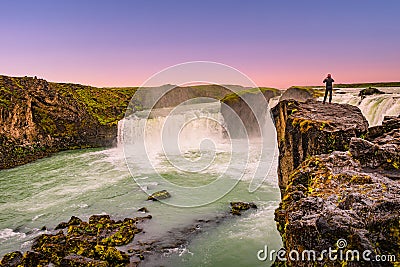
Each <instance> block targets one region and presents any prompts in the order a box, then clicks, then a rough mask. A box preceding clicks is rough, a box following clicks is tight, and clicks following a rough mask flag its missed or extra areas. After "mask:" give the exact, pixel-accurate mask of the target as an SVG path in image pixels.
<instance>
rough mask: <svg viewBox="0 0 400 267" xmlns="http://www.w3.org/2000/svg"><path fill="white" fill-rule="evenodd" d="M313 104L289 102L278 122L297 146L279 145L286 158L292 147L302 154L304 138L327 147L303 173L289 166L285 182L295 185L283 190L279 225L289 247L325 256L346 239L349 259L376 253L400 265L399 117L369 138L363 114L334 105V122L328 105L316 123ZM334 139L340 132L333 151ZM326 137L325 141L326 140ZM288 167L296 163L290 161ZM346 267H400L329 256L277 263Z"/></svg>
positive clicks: (303, 164) (311, 157) (309, 159)
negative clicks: (330, 142)
mask: <svg viewBox="0 0 400 267" xmlns="http://www.w3.org/2000/svg"><path fill="white" fill-rule="evenodd" d="M289 103H291V104H289ZM291 106H294V107H295V110H296V111H295V112H292V111H290V110H293V107H291ZM313 106H314V107H315V103H309V102H307V103H304V104H298V103H296V102H286V103H280V107H279V108H277V110H275V111H276V112H278V111H279V113H278V114H277V115H278V116H281V118H278V117H276V118H277V122H278V123H277V128H278V129H277V130H278V138H282V137H284V138H285V139H288V138H289V140H291V141H290V142H288V141H287V140H281V139H279V140H280V149H281V150H280V153H281V156H282V157H287V156H288V155H290V154H284V153H287V150H288V149H289V151H290V152H291V151H296V149H295V147H296V145H293V144H296V143H292V142H293V141H292V140H296V136H297V135H303V136H301V138H302V140H304V139H305V138H307V140H308V141H309V142H313V143H316V142H317V143H318V142H322V144H320V145H319V146H318V145H315V146H314V147H313V149H312V151H313V152H312V153H308V155H307V156H306V157H303V160H302V161H300V162H299V165H298V166H297V167H296V168H293V169H292V170H291V171H290V169H289V168H287V169H286V171H287V172H284V173H281V174H280V175H281V176H280V178H282V179H283V180H285V179H287V180H286V181H287V186H286V187H285V188H283V187H281V189H283V191H282V192H283V197H282V201H281V203H280V205H279V208H278V209H277V210H276V212H275V220H276V221H277V225H278V230H279V232H280V233H281V236H282V240H283V244H284V249H285V250H286V251H287V252H288V253H289V252H290V251H292V250H296V251H298V252H299V253H302V252H304V251H308V250H313V251H316V252H317V255H316V257H317V258H318V257H319V256H321V254H318V253H321V252H322V251H324V250H329V248H331V249H338V243H337V241H338V240H340V239H342V240H346V243H347V244H346V246H344V247H343V249H342V250H341V251H343V252H344V253H346V252H347V251H348V250H357V251H359V253H360V255H361V254H362V253H363V252H364V251H366V250H368V251H370V252H371V253H370V255H369V258H374V257H375V256H376V255H378V254H380V255H394V256H395V257H396V259H400V235H399V232H400V219H399V218H400V198H399V196H400V183H399V180H398V179H399V178H398V177H399V169H398V166H397V162H398V159H399V154H398V153H399V152H398V151H399V150H400V149H399V148H400V146H399V144H400V142H399V141H400V139H399V118H393V117H391V118H386V119H385V121H384V122H383V125H382V126H376V127H373V128H371V131H369V132H368V133H366V126H367V123H366V122H365V119H364V118H360V116H361V117H362V115H361V113H360V112H359V110H358V109H354V108H353V109H351V108H349V107H348V106H347V105H334V104H331V105H327V106H328V107H330V108H331V109H332V114H335V115H334V116H333V115H331V116H327V110H324V109H323V108H325V106H324V107H323V108H322V111H321V110H318V111H320V112H319V113H320V115H317V116H315V117H310V116H311V115H310V110H311V107H313ZM315 108H316V107H315ZM338 112H339V113H338ZM274 114H275V113H274ZM324 114H325V115H324ZM321 116H322V117H325V118H330V122H329V128H328V130H327V131H326V132H325V131H324V129H325V127H321V126H322V124H321V120H320V118H321ZM285 118H286V119H285ZM296 119H297V120H300V121H301V122H300V123H303V127H302V126H300V124H299V125H298V127H299V129H296V127H293V121H296ZM353 119H354V121H353V122H352V120H353ZM309 120H310V121H309ZM306 121H309V122H307V123H306ZM357 121H358V122H357ZM352 123H353V127H352ZM295 124H297V123H295ZM282 125H283V126H285V127H284V128H283V129H282V128H280V126H282ZM290 125H291V126H290ZM301 129H303V133H302V132H301ZM279 131H281V134H280V135H279ZM318 131H319V132H320V133H318ZM306 133H308V135H307V134H306ZM331 133H335V138H336V139H335V140H336V141H335V143H334V146H327V145H326V144H325V143H324V140H326V138H327V137H328V136H330V135H329V134H331ZM304 134H306V135H304ZM320 136H322V137H325V139H324V138H323V139H318V137H320ZM356 136H359V137H356ZM360 137H363V138H366V139H368V140H365V139H362V138H360ZM301 143H302V142H300V144H301ZM301 149H303V151H304V148H301ZM331 149H333V150H336V151H331ZM337 150H342V151H337ZM348 150H349V151H348ZM285 151H286V152H285ZM288 162H289V163H291V161H284V163H288ZM286 175H287V176H286ZM360 257H361V256H360ZM360 259H362V258H360ZM343 265H345V266H393V263H390V262H383V263H382V262H381V263H379V262H367V261H363V260H361V261H351V260H346V258H344V259H339V258H338V259H336V260H331V259H328V258H327V257H325V258H323V259H322V260H321V261H295V260H292V259H290V258H288V261H287V262H279V261H276V262H275V266H343Z"/></svg>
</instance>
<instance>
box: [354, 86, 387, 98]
mask: <svg viewBox="0 0 400 267" xmlns="http://www.w3.org/2000/svg"><path fill="white" fill-rule="evenodd" d="M384 93H385V92H382V91H381V90H379V89H377V88H374V87H368V88H365V89H362V90H361V91H360V93H358V96H361V97H362V98H364V97H365V96H367V95H375V94H384Z"/></svg>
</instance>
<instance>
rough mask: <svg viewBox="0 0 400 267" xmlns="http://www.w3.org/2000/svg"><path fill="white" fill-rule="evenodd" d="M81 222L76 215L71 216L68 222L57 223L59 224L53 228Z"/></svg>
mask: <svg viewBox="0 0 400 267" xmlns="http://www.w3.org/2000/svg"><path fill="white" fill-rule="evenodd" d="M81 222H82V220H81V219H79V218H78V217H75V216H72V217H71V218H70V219H69V221H68V222H61V223H59V224H58V225H57V226H56V228H55V230H58V229H64V228H67V227H68V226H71V225H79V224H80V223H81Z"/></svg>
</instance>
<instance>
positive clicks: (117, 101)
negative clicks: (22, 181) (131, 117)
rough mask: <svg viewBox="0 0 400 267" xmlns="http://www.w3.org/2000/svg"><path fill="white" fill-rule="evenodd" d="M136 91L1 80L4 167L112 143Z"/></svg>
mask: <svg viewBox="0 0 400 267" xmlns="http://www.w3.org/2000/svg"><path fill="white" fill-rule="evenodd" d="M134 90H135V88H124V89H123V90H119V89H115V88H114V89H113V88H95V87H91V86H83V85H79V84H67V83H51V82H47V81H46V80H43V79H37V78H32V77H20V78H15V77H7V76H0V92H1V95H0V124H1V127H0V169H5V168H11V167H15V166H18V165H22V164H25V163H28V162H31V161H33V160H35V159H38V158H42V157H44V156H47V155H49V154H51V153H54V152H57V151H61V150H67V149H76V148H87V147H103V146H110V145H112V143H113V142H114V140H115V138H116V135H117V122H118V120H119V119H121V118H122V117H123V116H124V113H125V110H126V107H127V106H128V103H129V100H130V98H131V97H132V94H133V92H134Z"/></svg>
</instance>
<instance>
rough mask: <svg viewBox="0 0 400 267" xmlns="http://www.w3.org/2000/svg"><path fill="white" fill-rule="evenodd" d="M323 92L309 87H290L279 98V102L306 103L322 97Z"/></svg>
mask: <svg viewBox="0 0 400 267" xmlns="http://www.w3.org/2000/svg"><path fill="white" fill-rule="evenodd" d="M323 95H324V92H323V90H322V89H313V88H310V87H301V86H292V87H290V88H289V89H287V90H286V91H285V92H284V93H283V94H282V95H281V97H280V101H283V100H289V99H291V100H296V101H300V102H304V101H307V100H308V99H314V98H317V97H320V96H323Z"/></svg>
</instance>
